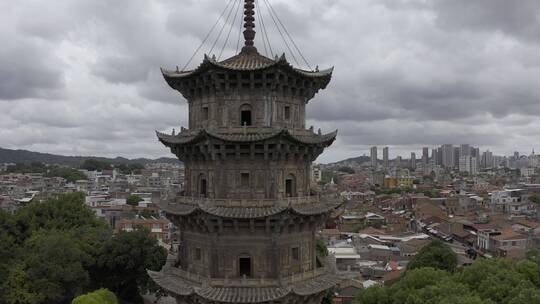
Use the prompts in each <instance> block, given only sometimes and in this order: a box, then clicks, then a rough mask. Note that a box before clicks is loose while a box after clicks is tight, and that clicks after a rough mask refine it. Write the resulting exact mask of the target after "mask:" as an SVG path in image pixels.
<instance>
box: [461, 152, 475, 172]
mask: <svg viewBox="0 0 540 304" xmlns="http://www.w3.org/2000/svg"><path fill="white" fill-rule="evenodd" d="M459 171H460V172H468V173H469V174H470V175H475V174H476V173H477V161H476V157H471V156H461V157H460V158H459Z"/></svg>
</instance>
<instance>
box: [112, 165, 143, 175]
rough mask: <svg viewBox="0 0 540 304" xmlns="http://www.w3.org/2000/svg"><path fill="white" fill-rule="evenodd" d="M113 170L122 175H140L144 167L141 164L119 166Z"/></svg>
mask: <svg viewBox="0 0 540 304" xmlns="http://www.w3.org/2000/svg"><path fill="white" fill-rule="evenodd" d="M115 168H116V169H118V170H119V171H120V173H122V174H141V172H142V170H143V169H144V166H143V165H141V164H119V165H117V166H115Z"/></svg>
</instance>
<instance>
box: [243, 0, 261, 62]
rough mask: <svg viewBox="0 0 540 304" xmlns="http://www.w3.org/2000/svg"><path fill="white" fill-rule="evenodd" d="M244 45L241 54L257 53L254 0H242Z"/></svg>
mask: <svg viewBox="0 0 540 304" xmlns="http://www.w3.org/2000/svg"><path fill="white" fill-rule="evenodd" d="M244 28H245V30H244V40H245V42H244V47H243V48H242V52H241V53H243V54H250V53H257V48H256V47H255V46H254V44H255V43H254V40H255V30H254V29H255V0H244Z"/></svg>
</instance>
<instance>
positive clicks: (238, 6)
mask: <svg viewBox="0 0 540 304" xmlns="http://www.w3.org/2000/svg"><path fill="white" fill-rule="evenodd" d="M241 3H242V1H241V0H238V5H233V7H234V6H236V9H235V10H236V11H235V12H234V17H233V19H232V23H231V26H230V27H229V32H228V33H227V38H225V42H224V43H223V46H222V47H221V51H220V52H219V56H218V61H219V59H220V58H221V55H223V50H224V49H225V46H226V45H227V42H228V41H229V37H230V36H231V32H232V29H233V27H234V24H235V23H236V16H238V8H240V4H241Z"/></svg>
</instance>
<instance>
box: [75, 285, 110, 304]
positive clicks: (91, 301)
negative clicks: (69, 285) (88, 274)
mask: <svg viewBox="0 0 540 304" xmlns="http://www.w3.org/2000/svg"><path fill="white" fill-rule="evenodd" d="M117 303H118V300H117V299H116V296H115V295H114V293H112V292H110V291H108V290H107V289H104V288H102V289H99V290H96V291H93V292H90V293H87V294H85V295H82V296H78V297H76V298H75V299H73V302H71V304H117Z"/></svg>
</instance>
